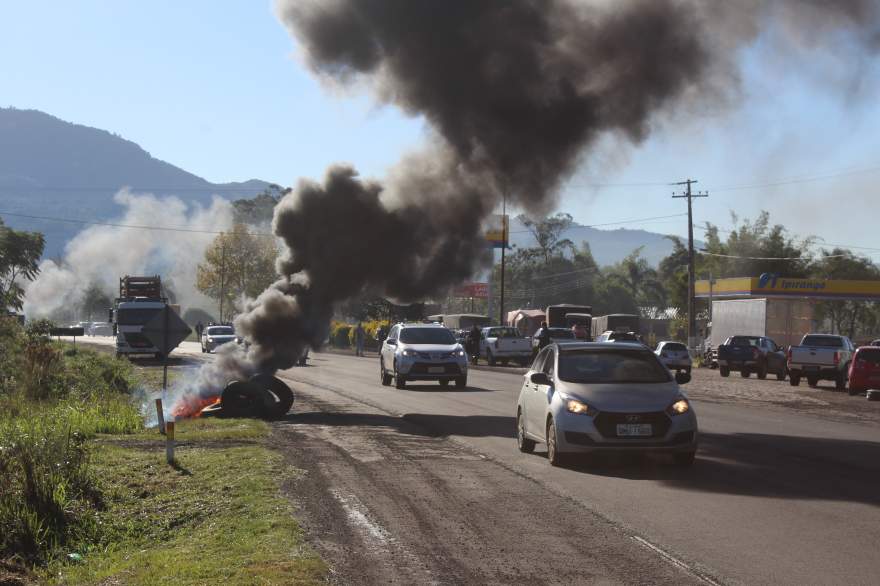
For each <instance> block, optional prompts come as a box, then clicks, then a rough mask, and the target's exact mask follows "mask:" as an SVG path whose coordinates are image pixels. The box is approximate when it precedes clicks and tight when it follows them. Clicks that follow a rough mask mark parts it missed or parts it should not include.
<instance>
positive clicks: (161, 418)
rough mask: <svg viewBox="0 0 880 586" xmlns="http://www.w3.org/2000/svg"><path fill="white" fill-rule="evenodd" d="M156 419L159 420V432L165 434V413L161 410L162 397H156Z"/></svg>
mask: <svg viewBox="0 0 880 586" xmlns="http://www.w3.org/2000/svg"><path fill="white" fill-rule="evenodd" d="M156 421H158V422H159V433H161V434H162V435H165V413H163V412H162V399H156Z"/></svg>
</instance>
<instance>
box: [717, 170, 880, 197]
mask: <svg viewBox="0 0 880 586" xmlns="http://www.w3.org/2000/svg"><path fill="white" fill-rule="evenodd" d="M877 172H880V166H878V167H867V168H864V169H850V170H847V171H838V172H835V173H828V174H825V175H813V176H806V177H790V178H786V179H776V180H771V181H769V182H766V183H751V184H740V185H727V186H721V187H717V188H713V190H712V191H739V190H747V189H758V188H763V187H779V186H782V185H794V184H798V183H812V182H815V181H827V180H828V179H836V178H838V177H847V176H850V175H861V174H865V173H877Z"/></svg>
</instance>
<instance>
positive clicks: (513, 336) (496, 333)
mask: <svg viewBox="0 0 880 586" xmlns="http://www.w3.org/2000/svg"><path fill="white" fill-rule="evenodd" d="M480 356H483V357H485V358H486V362H488V363H489V366H495V364H496V363H498V362H500V363H501V364H502V365H505V364H507V363H508V362H509V361H513V362H518V363H519V364H520V365H521V366H526V365H527V364H528V363H529V362H530V361H531V359H532V342H531V340H530V339H529V338H526V337H524V336H523V335H522V334H521V333H520V331H519V330H518V329H516V328H511V327H492V328H483V330H482V331H481V332H480Z"/></svg>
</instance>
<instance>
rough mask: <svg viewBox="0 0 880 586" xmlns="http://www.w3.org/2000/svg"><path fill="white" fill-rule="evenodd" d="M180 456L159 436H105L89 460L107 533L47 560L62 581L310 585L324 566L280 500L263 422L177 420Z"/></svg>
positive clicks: (276, 466) (50, 575) (51, 577)
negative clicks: (170, 458)
mask: <svg viewBox="0 0 880 586" xmlns="http://www.w3.org/2000/svg"><path fill="white" fill-rule="evenodd" d="M177 427H178V428H177V439H178V441H179V443H180V444H181V447H179V448H178V450H177V457H178V464H177V466H175V467H171V466H168V465H166V464H165V461H164V443H163V442H162V441H161V440H160V439H159V437H160V436H158V434H157V433H156V432H155V431H153V432H152V433H141V434H137V435H135V436H130V435H129V436H107V437H102V438H100V440H99V441H98V442H97V444H96V448H95V451H94V453H93V464H92V465H93V469H94V471H95V473H96V474H97V477H98V478H99V484H98V486H99V488H100V491H101V493H102V494H103V495H104V496H105V508H104V510H102V511H99V512H98V514H97V522H98V523H99V524H100V525H102V526H103V527H104V528H105V529H104V534H105V539H104V541H103V542H101V543H98V544H95V545H94V546H93V547H92V549H90V550H88V551H85V552H76V553H80V554H81V555H82V556H83V561H82V562H81V563H78V564H77V563H71V562H70V561H69V560H66V561H64V562H57V563H55V564H53V565H50V566H49V568H47V570H46V572H45V574H44V578H45V579H46V580H47V581H50V582H53V583H59V584H62V583H63V584H104V583H112V584H168V583H174V584H216V583H220V582H225V583H227V584H311V583H320V582H324V579H325V576H326V572H327V569H326V566H325V565H324V564H323V562H322V561H321V560H320V559H319V558H318V557H317V556H315V555H314V554H313V553H311V551H310V550H309V548H308V547H307V546H306V545H305V544H304V541H303V536H302V533H301V530H300V529H299V527H298V525H297V524H296V522H295V520H294V518H293V511H292V510H291V505H290V503H289V501H287V499H285V498H284V497H283V496H282V495H281V494H280V492H279V488H280V483H281V482H283V480H284V479H285V474H290V473H295V472H291V471H289V470H286V469H285V468H284V466H282V464H281V460H280V457H279V455H278V454H276V453H275V452H272V451H271V450H269V449H267V448H266V447H264V446H263V440H264V438H265V436H266V434H267V433H268V426H266V424H265V423H263V422H260V421H249V420H219V419H202V420H192V421H184V422H179V423H178V424H177Z"/></svg>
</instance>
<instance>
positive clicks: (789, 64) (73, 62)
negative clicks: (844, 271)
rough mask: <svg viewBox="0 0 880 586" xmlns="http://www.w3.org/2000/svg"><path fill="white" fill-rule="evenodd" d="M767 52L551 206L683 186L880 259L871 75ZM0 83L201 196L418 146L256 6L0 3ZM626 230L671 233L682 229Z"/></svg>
mask: <svg viewBox="0 0 880 586" xmlns="http://www.w3.org/2000/svg"><path fill="white" fill-rule="evenodd" d="M218 6H219V7H222V9H218V8H217V7H218ZM768 54H769V50H768V48H767V47H765V46H762V44H761V43H760V42H759V43H758V44H757V45H755V46H753V47H749V48H746V49H745V50H744V51H743V53H742V54H741V55H740V56H739V61H740V64H741V71H742V73H741V75H742V82H741V84H740V85H739V87H738V89H737V90H736V92H735V94H733V95H734V96H735V98H734V99H731V100H730V103H729V104H728V105H727V106H719V107H717V108H711V109H709V111H701V112H693V111H679V112H676V113H674V114H672V115H670V116H664V117H663V118H662V119H659V120H657V121H656V123H655V129H654V132H653V133H652V134H651V136H650V138H649V139H648V140H647V141H646V142H645V143H643V144H641V145H628V144H623V143H620V142H615V141H613V140H606V141H604V142H603V144H602V145H600V146H599V148H597V149H595V150H594V151H591V152H590V153H588V154H587V155H585V161H584V164H583V166H582V169H581V170H580V172H579V173H578V174H577V176H576V177H574V178H572V180H571V182H570V185H569V186H568V187H567V188H566V189H565V191H564V192H563V194H562V197H561V201H560V204H559V209H560V210H563V211H568V212H570V213H572V215H574V216H575V218H576V219H577V220H578V221H580V222H582V223H586V224H592V223H605V222H614V221H618V220H627V219H631V218H643V217H648V216H660V215H667V214H673V213H677V212H680V211H684V210H685V207H684V202H683V201H682V200H672V199H670V197H669V195H670V192H671V189H672V188H670V187H667V186H665V185H649V186H638V187H619V186H614V187H597V186H596V185H595V184H597V183H602V184H632V183H656V184H662V183H665V182H672V181H677V180H682V179H685V178H687V177H694V178H697V179H699V180H700V183H699V186H698V187H700V188H702V189H708V190H709V191H710V192H711V194H712V195H711V197H710V198H708V199H703V200H699V201H698V202H697V203H696V204H695V210H696V211H695V218H696V219H697V220H702V221H706V220H708V221H712V222H715V223H717V224H719V225H721V226H723V227H729V226H730V223H731V222H730V211H731V210H734V211H736V213H738V214H739V215H740V216H741V217H754V216H755V215H756V214H757V213H758V212H759V211H760V210H762V209H766V210H768V211H770V212H771V218H772V219H774V220H776V221H778V222H781V223H783V224H785V225H786V226H788V227H789V228H791V230H792V231H793V232H794V233H796V234H799V235H808V234H813V235H819V236H822V237H824V238H825V239H826V240H827V241H829V242H836V243H844V244H852V245H857V246H863V247H876V248H878V249H880V239H878V238H877V234H878V230H877V224H878V217H880V214H878V211H880V204H878V202H880V199H878V195H880V194H878V193H877V188H876V184H877V182H878V180H880V148H878V147H880V109H878V108H876V106H875V104H876V103H877V100H876V93H877V90H878V89H880V84H878V83H877V77H878V76H877V72H878V68H877V65H878V63H880V62H878V61H877V60H870V59H868V60H866V61H865V62H862V63H860V64H858V65H860V69H858V70H856V69H855V64H852V63H848V62H846V61H842V60H839V59H835V58H834V51H827V50H826V48H823V47H821V46H820V47H817V48H814V49H812V52H811V53H804V54H801V55H800V56H799V57H797V58H793V59H787V60H780V59H775V58H768ZM0 72H2V74H0V106H15V107H18V108H36V109H39V110H43V111H45V112H48V113H50V114H53V115H55V116H58V117H60V118H62V119H65V120H69V121H72V122H76V123H80V124H86V125H89V126H95V127H98V128H103V129H106V130H110V131H112V132H115V133H118V134H120V135H122V136H124V137H125V138H128V139H130V140H133V141H135V142H137V143H138V144H140V145H141V146H142V147H144V148H145V149H146V150H148V151H149V152H150V153H151V154H152V155H153V156H155V157H157V158H160V159H163V160H166V161H168V162H171V163H173V164H175V165H177V166H180V167H182V168H184V169H186V170H188V171H191V172H193V173H196V174H198V175H200V176H203V177H205V178H207V179H209V180H211V181H215V182H220V181H233V180H244V179H249V178H260V179H265V180H269V181H275V182H279V183H283V184H292V183H294V182H295V181H296V179H297V178H298V177H302V176H305V177H320V176H321V175H322V174H323V172H324V169H325V168H326V167H327V166H328V165H329V164H331V163H334V162H339V161H345V162H350V163H353V164H355V165H356V166H357V167H358V168H359V169H360V170H361V172H362V173H363V174H365V175H369V176H374V177H381V176H382V175H383V173H384V172H385V170H386V169H387V168H388V167H389V166H391V165H393V164H394V163H395V162H396V161H397V160H398V159H399V158H400V156H401V155H402V154H403V153H404V152H405V151H406V150H408V149H410V148H413V147H416V146H418V145H419V144H420V142H421V140H422V137H423V136H424V134H425V128H424V124H423V123H422V121H420V120H418V119H412V118H407V117H405V116H404V115H403V114H401V113H400V112H398V111H397V110H396V109H394V108H392V107H385V106H381V105H377V104H376V103H375V101H374V100H373V99H372V97H371V96H370V95H368V94H366V93H363V92H360V93H359V92H357V91H350V92H347V93H342V92H339V91H336V92H333V91H329V90H328V89H327V88H324V87H322V86H321V84H320V83H319V82H318V81H317V80H316V79H314V78H313V77H312V76H311V75H310V74H309V73H308V72H307V71H306V70H305V68H304V67H302V65H301V64H300V63H299V61H298V58H297V50H296V47H295V45H294V43H293V41H292V39H291V38H290V36H289V35H288V34H287V32H286V31H285V30H284V28H283V27H282V26H281V25H280V24H279V22H278V21H277V20H276V18H275V16H274V15H273V13H272V7H271V3H269V2H263V1H260V2H256V1H244V0H233V1H229V2H223V3H218V2H209V1H206V0H188V1H186V2H180V1H170V0H151V1H150V2H139V1H135V0H118V1H110V0H103V1H99V0H79V1H77V2H53V3H44V2H20V1H15V0H0ZM854 81H857V82H859V83H858V84H854ZM704 110H705V109H704ZM864 169H873V171H870V172H855V173H849V174H844V175H840V172H842V171H861V170H864ZM829 174H834V175H838V176H836V177H834V178H830V179H825V180H820V181H806V182H802V183H790V184H787V185H782V186H776V187H759V188H752V189H737V190H730V189H725V188H729V187H731V186H741V185H753V184H766V183H775V182H777V180H779V179H786V178H803V177H806V178H811V177H816V176H823V175H829ZM628 227H643V228H645V229H649V230H653V231H659V232H666V233H675V234H685V233H686V224H685V222H684V219H683V218H677V219H672V220H666V221H659V222H642V223H635V224H631V225H629V226H628ZM699 235H700V234H699V232H698V236H699ZM865 252H869V251H865ZM871 255H872V256H873V257H874V258H875V259H877V260H880V253H877V252H871Z"/></svg>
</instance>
